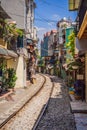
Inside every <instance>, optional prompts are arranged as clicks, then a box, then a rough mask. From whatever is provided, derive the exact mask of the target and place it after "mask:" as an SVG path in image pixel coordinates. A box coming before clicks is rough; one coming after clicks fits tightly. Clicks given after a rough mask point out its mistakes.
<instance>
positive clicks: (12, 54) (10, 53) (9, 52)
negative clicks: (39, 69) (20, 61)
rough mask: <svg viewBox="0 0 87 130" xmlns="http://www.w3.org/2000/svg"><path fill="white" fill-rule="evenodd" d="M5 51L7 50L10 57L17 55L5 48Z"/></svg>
mask: <svg viewBox="0 0 87 130" xmlns="http://www.w3.org/2000/svg"><path fill="white" fill-rule="evenodd" d="M7 52H8V55H9V56H11V57H14V58H16V57H18V55H17V54H16V53H15V52H14V51H12V50H7Z"/></svg>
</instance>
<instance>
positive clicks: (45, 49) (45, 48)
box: [41, 32, 50, 57]
mask: <svg viewBox="0 0 87 130" xmlns="http://www.w3.org/2000/svg"><path fill="white" fill-rule="evenodd" d="M49 36H50V32H47V33H46V34H44V38H43V41H41V57H46V56H48V40H49Z"/></svg>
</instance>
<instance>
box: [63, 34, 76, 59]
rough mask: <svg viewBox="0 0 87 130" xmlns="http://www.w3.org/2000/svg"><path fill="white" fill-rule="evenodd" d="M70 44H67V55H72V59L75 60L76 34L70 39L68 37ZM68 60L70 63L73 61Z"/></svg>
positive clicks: (70, 36)
mask: <svg viewBox="0 0 87 130" xmlns="http://www.w3.org/2000/svg"><path fill="white" fill-rule="evenodd" d="M68 40H69V42H68V43H65V47H66V49H67V53H68V54H69V55H70V56H69V57H72V59H74V55H75V33H74V32H72V33H71V34H70V35H69V37H68ZM69 57H68V58H67V59H69V61H70V60H71V58H69Z"/></svg>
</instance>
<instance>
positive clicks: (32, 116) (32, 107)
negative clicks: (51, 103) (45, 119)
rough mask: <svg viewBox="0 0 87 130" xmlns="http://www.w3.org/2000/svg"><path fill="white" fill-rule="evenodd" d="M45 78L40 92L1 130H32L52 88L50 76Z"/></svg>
mask: <svg viewBox="0 0 87 130" xmlns="http://www.w3.org/2000/svg"><path fill="white" fill-rule="evenodd" d="M46 79H47V82H46V83H45V86H44V88H43V90H41V92H40V93H39V94H38V95H37V96H35V97H34V98H33V99H32V100H31V101H30V102H29V103H28V104H27V106H25V107H24V108H23V109H22V111H21V112H19V114H18V115H17V116H15V117H14V118H13V119H12V120H11V121H10V122H8V124H7V125H6V126H5V127H3V128H2V129H1V130H32V128H33V126H34V124H35V122H36V120H37V118H38V116H39V114H40V112H41V110H42V108H43V106H44V105H45V104H46V102H47V101H48V98H49V94H50V91H51V89H52V82H51V80H50V78H49V77H46Z"/></svg>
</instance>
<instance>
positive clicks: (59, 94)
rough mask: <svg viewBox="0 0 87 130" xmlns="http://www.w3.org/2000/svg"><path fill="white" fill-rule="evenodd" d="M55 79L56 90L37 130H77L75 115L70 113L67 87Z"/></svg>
mask: <svg viewBox="0 0 87 130" xmlns="http://www.w3.org/2000/svg"><path fill="white" fill-rule="evenodd" d="M53 79H54V85H55V86H54V90H53V93H52V96H51V98H50V101H49V104H48V108H47V109H46V111H45V113H44V115H43V117H42V119H41V121H40V122H39V125H38V127H37V128H36V130H76V125H75V120H74V115H73V114H72V113H71V111H70V99H69V96H68V91H67V87H66V86H64V84H63V82H62V80H60V79H58V78H57V77H53Z"/></svg>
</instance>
